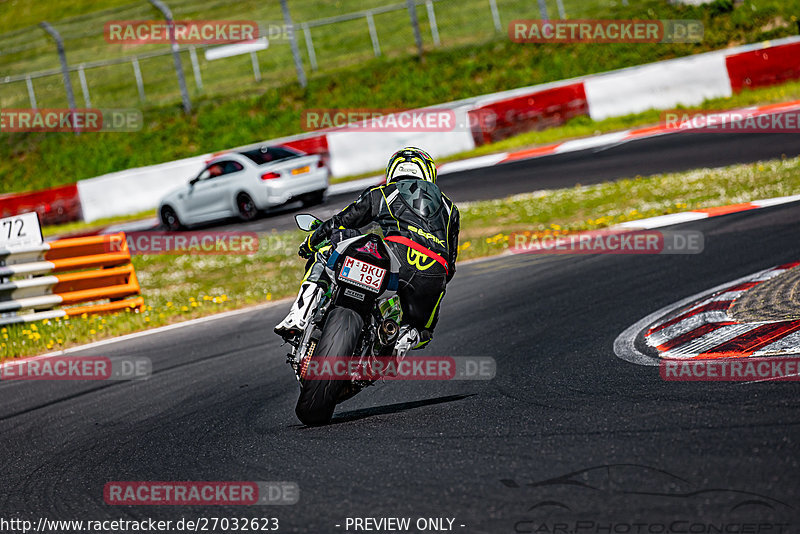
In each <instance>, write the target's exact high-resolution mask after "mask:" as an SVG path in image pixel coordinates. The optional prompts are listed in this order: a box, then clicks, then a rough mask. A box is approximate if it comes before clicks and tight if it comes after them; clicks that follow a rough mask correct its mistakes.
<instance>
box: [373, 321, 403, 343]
mask: <svg viewBox="0 0 800 534" xmlns="http://www.w3.org/2000/svg"><path fill="white" fill-rule="evenodd" d="M399 332H400V326H399V325H398V324H397V322H395V321H394V320H392V319H384V321H383V322H382V323H381V326H380V328H379V329H378V339H379V340H380V342H381V344H382V345H394V342H395V341H397V334H398V333H399Z"/></svg>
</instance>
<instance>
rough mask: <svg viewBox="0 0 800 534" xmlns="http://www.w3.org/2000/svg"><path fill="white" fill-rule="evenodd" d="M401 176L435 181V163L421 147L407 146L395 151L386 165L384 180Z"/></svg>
mask: <svg viewBox="0 0 800 534" xmlns="http://www.w3.org/2000/svg"><path fill="white" fill-rule="evenodd" d="M401 178H417V179H419V180H425V181H426V182H431V183H432V184H435V183H436V165H435V164H434V163H433V158H432V157H431V156H430V154H428V153H427V152H425V151H424V150H422V149H419V148H416V147H413V146H409V147H406V148H403V149H401V150H398V151H397V152H395V153H394V154H393V155H392V157H391V158H389V164H388V165H387V166H386V182H387V183H388V182H393V181H395V180H399V179H401Z"/></svg>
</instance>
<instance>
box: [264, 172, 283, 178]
mask: <svg viewBox="0 0 800 534" xmlns="http://www.w3.org/2000/svg"><path fill="white" fill-rule="evenodd" d="M280 177H281V175H280V174H278V173H277V172H267V173H264V174H262V175H261V179H262V180H272V179H274V178H280Z"/></svg>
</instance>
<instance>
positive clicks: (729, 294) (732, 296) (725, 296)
mask: <svg viewBox="0 0 800 534" xmlns="http://www.w3.org/2000/svg"><path fill="white" fill-rule="evenodd" d="M745 291H748V290H747V289H742V290H741V291H726V292H725V293H720V294H719V295H717V296H716V297H714V298H713V299H711V302H717V301H726V300H736V299H738V298H739V297H741V296H742V294H743V293H744V292H745Z"/></svg>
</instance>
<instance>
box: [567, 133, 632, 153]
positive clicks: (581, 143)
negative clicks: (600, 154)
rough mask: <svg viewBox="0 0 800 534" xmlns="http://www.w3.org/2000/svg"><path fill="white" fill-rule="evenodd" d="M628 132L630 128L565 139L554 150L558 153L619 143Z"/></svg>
mask: <svg viewBox="0 0 800 534" xmlns="http://www.w3.org/2000/svg"><path fill="white" fill-rule="evenodd" d="M629 133H631V131H630V130H624V131H621V132H612V133H608V134H603V135H598V136H595V137H584V138H583V139H573V140H572V141H565V142H563V143H561V144H560V145H558V146H557V147H556V149H555V152H556V153H558V154H561V153H564V152H577V151H578V150H586V149H587V148H597V147H601V146H605V145H611V144H615V143H619V142H621V141H625V140H626V139H627V136H628V134H629Z"/></svg>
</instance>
